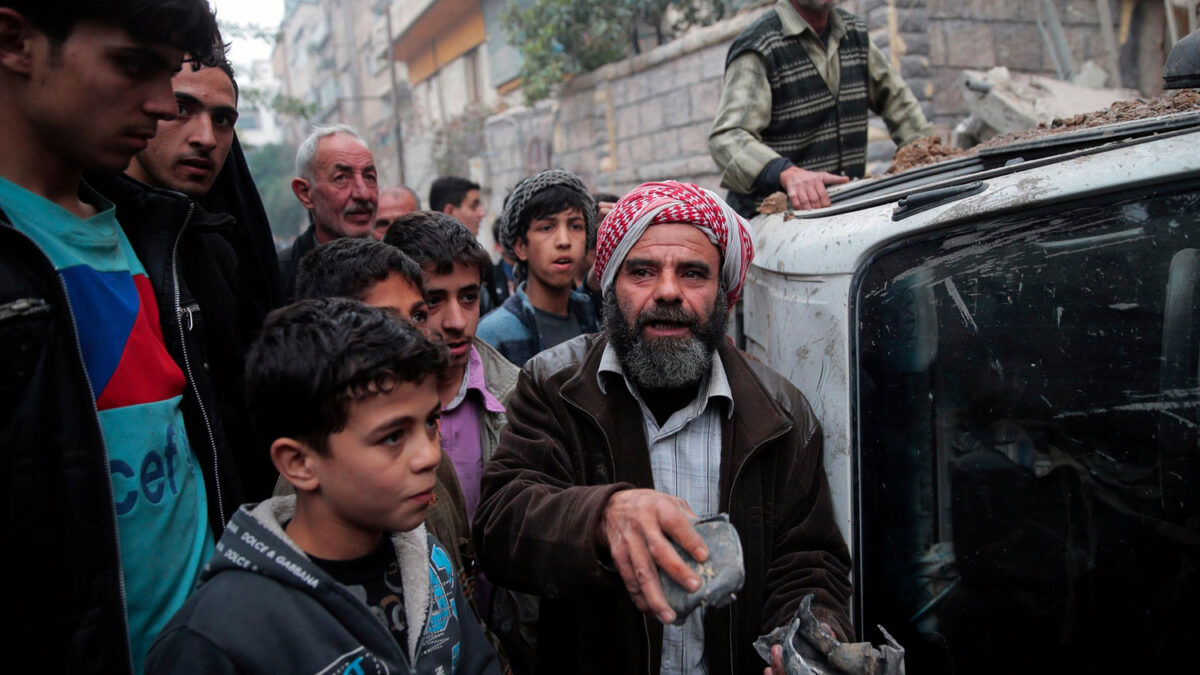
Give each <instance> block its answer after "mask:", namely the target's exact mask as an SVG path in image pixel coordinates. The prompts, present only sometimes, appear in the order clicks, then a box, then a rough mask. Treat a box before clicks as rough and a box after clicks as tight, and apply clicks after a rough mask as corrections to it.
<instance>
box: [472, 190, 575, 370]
mask: <svg viewBox="0 0 1200 675" xmlns="http://www.w3.org/2000/svg"><path fill="white" fill-rule="evenodd" d="M501 222H502V223H503V226H502V229H501V240H502V241H501V243H502V244H503V245H504V249H505V250H506V251H508V253H509V254H510V255H511V256H512V257H513V259H515V260H516V261H517V278H518V279H519V280H521V281H520V284H518V286H517V289H516V291H515V292H514V293H513V294H512V295H511V296H509V298H508V300H505V301H504V304H503V305H501V306H500V308H499V309H497V310H495V311H493V312H491V313H489V314H488V315H487V316H486V317H484V318H483V321H481V322H480V323H479V337H480V338H482V339H483V340H484V341H486V342H487V343H488V344H491V345H492V346H494V347H495V348H496V349H497V350H499V351H500V353H501V354H503V355H504V356H505V357H506V358H508V360H509V361H512V362H513V363H515V364H517V365H518V366H520V365H524V364H525V362H526V361H528V360H529V359H530V358H532V357H533V356H534V355H535V354H537V353H538V352H540V351H542V350H544V349H549V348H550V347H553V346H555V345H557V344H559V343H560V342H565V341H567V340H569V339H571V338H573V337H575V336H576V335H580V334H583V333H594V332H596V331H597V330H599V329H598V327H597V324H596V314H595V312H594V311H593V309H592V304H591V301H590V300H589V298H588V297H587V295H586V294H584V293H580V292H577V291H575V276H576V273H577V272H578V270H579V268H580V267H581V266H582V265H583V264H584V262H583V261H584V256H585V255H586V253H587V249H588V248H589V247H591V246H592V245H593V244H594V243H595V241H596V206H595V204H594V203H593V202H592V197H591V195H590V194H589V193H588V191H587V188H586V187H585V186H584V184H583V181H581V180H579V177H578V176H576V175H575V174H573V173H569V172H567V171H562V170H560V169H550V170H547V171H543V172H541V173H539V174H537V175H535V176H531V177H529V178H526V179H525V180H523V181H521V182H520V183H518V184H517V186H516V187H515V188H513V190H512V192H510V193H509V194H508V197H507V198H506V199H505V200H504V215H503V218H502V221H501Z"/></svg>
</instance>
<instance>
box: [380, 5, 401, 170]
mask: <svg viewBox="0 0 1200 675" xmlns="http://www.w3.org/2000/svg"><path fill="white" fill-rule="evenodd" d="M384 17H386V23H387V41H388V50H387V61H388V73H389V74H390V76H391V79H392V125H393V130H392V133H393V135H395V137H396V176H397V178H398V179H399V184H400V185H404V184H405V183H404V137H403V136H401V135H400V89H399V87H398V85H397V84H396V48H395V45H394V44H393V43H392V39H393V38H392V3H390V2H389V3H387V8H386V9H385V10H384Z"/></svg>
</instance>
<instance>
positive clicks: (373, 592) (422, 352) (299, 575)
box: [147, 298, 500, 674]
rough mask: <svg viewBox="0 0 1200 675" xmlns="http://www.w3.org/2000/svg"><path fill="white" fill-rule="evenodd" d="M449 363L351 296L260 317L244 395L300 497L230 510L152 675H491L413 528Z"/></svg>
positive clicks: (443, 575) (448, 568)
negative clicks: (440, 386) (404, 674)
mask: <svg viewBox="0 0 1200 675" xmlns="http://www.w3.org/2000/svg"><path fill="white" fill-rule="evenodd" d="M445 369H446V353H445V350H444V349H443V348H442V347H441V346H439V345H434V344H433V343H431V342H429V341H428V340H427V339H425V337H424V336H423V335H421V333H420V332H418V331H417V329H416V328H415V327H413V325H412V324H411V323H409V322H407V321H403V320H401V319H400V318H399V317H397V316H396V315H395V313H394V312H391V311H390V310H384V309H379V308H374V307H368V306H366V305H364V304H362V303H361V302H358V301H356V300H351V299H347V298H322V299H317V300H304V301H301V302H298V303H296V304H294V305H291V306H288V307H285V308H283V309H280V310H277V311H275V312H273V313H272V314H271V315H270V316H269V317H268V318H267V322H266V325H265V326H264V327H263V332H262V335H261V336H259V338H258V339H257V340H256V341H255V343H254V345H253V346H252V347H251V350H250V354H249V358H248V359H247V369H246V370H247V372H246V394H247V399H248V402H249V404H250V409H251V410H254V411H255V413H256V415H257V418H256V423H257V424H258V426H259V428H260V431H261V432H262V433H263V435H264V436H267V437H270V438H273V439H274V440H273V441H272V442H271V450H270V453H271V460H272V462H273V463H274V464H275V467H276V468H277V469H278V470H279V473H280V474H281V475H282V476H283V477H284V478H285V479H287V481H288V482H289V483H291V484H292V485H293V486H294V487H295V489H296V495H295V496H291V497H274V498H272V499H270V500H268V501H266V502H262V503H261V504H258V505H247V506H243V507H242V508H241V509H240V510H239V511H238V513H237V514H236V515H235V516H234V518H233V520H232V521H231V522H230V524H229V526H228V527H227V528H226V530H225V534H224V535H223V536H222V537H221V540H220V542H219V543H218V544H217V552H216V554H215V555H214V556H213V558H212V559H211V560H210V561H209V563H208V565H207V566H206V567H205V571H204V574H203V575H202V576H201V585H200V587H199V588H198V589H197V590H196V592H195V594H193V596H192V597H191V598H190V599H189V600H188V601H187V603H185V604H184V606H183V608H182V609H181V610H180V611H179V613H177V614H176V615H175V617H174V618H173V619H171V621H170V622H169V623H168V624H167V626H166V627H165V628H164V629H163V632H162V633H161V634H160V635H159V638H158V640H156V641H155V643H154V646H153V647H152V648H151V650H150V655H149V657H148V660H147V671H148V672H150V673H212V672H239V673H241V672H246V673H301V672H303V673H314V672H325V673H352V672H358V673H372V672H411V673H427V674H433V673H445V672H458V673H493V674H498V673H499V672H500V671H499V667H498V665H497V663H496V656H495V652H494V651H493V650H492V648H491V646H490V645H489V644H488V643H487V641H486V639H485V638H484V636H483V633H482V631H481V629H480V627H479V624H478V623H477V622H476V619H475V617H474V614H473V613H472V612H470V611H465V610H464V609H463V607H464V604H465V603H464V599H463V596H462V589H461V587H460V585H459V584H458V583H457V581H456V579H457V577H456V575H455V570H454V568H453V565H452V564H451V563H450V560H449V557H448V556H447V553H446V550H445V549H444V548H443V547H442V545H441V544H439V543H438V541H437V540H436V539H435V538H434V537H432V536H431V535H429V534H428V533H427V532H426V530H425V526H424V524H423V521H424V520H425V515H426V513H427V512H428V510H429V507H430V503H431V502H432V500H433V491H434V482H435V478H434V476H435V471H436V468H437V465H438V460H439V457H440V449H439V446H438V422H439V418H440V416H441V405H440V403H439V401H438V395H437V382H438V379H439V378H440V377H441V376H442V375H443V374H444V373H445Z"/></svg>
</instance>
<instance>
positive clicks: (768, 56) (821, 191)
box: [708, 0, 932, 218]
mask: <svg viewBox="0 0 1200 675" xmlns="http://www.w3.org/2000/svg"><path fill="white" fill-rule="evenodd" d="M834 4H835V3H834V0H778V2H776V3H775V7H774V8H772V9H770V10H768V11H767V12H765V13H764V14H763V15H762V16H761V17H759V18H758V20H757V21H755V22H754V23H752V24H750V25H749V26H747V27H746V29H745V30H743V31H742V33H741V34H740V35H738V36H737V38H735V39H734V41H733V44H731V45H730V46H729V53H728V55H727V56H726V57H725V84H724V88H723V89H722V90H721V101H720V103H719V105H718V109H717V117H716V119H715V120H714V121H713V126H712V131H711V132H710V133H709V137H708V149H709V152H711V153H712V157H713V160H714V161H715V162H716V163H717V166H719V167H721V184H722V185H723V186H725V187H727V188H729V196H728V200H729V204H730V205H731V206H733V207H734V209H735V210H736V211H737V212H738V213H740V214H742V215H743V216H745V217H747V218H749V217H751V216H752V215H753V213H754V211H755V209H756V208H757V207H758V205H759V203H760V202H762V200H763V198H765V197H767V196H769V195H770V194H771V193H773V192H780V191H782V192H786V193H787V195H788V199H789V201H790V202H791V205H792V208H796V209H815V208H821V207H824V206H829V195H828V194H827V193H826V191H825V186H826V185H837V184H840V183H845V182H846V181H848V180H850V179H851V178H862V176H863V173H864V172H865V171H866V166H867V110H868V109H869V110H871V111H872V112H874V113H876V114H878V115H880V116H882V117H883V120H884V122H886V123H887V127H888V132H889V133H890V134H891V136H892V140H893V141H895V142H896V145H898V146H900V145H904V144H906V143H909V142H911V141H913V140H914V139H917V138H920V137H922V136H928V135H930V134H931V133H932V129H931V127H930V126H929V122H927V121H926V119H925V114H924V113H923V112H922V111H921V106H920V105H919V104H918V103H917V99H916V97H915V96H913V93H912V91H910V90H909V88H908V85H906V84H905V83H904V80H903V78H901V77H900V73H899V72H897V70H896V69H895V68H893V67H892V65H891V63H890V62H889V61H888V58H887V57H886V56H884V55H883V53H882V52H880V51H879V49H878V48H877V47H876V46H875V45H874V44H872V42H871V38H870V36H868V35H867V23H866V21H864V20H863V19H862V18H860V17H857V16H854V15H853V14H851V13H849V12H847V11H845V10H843V9H840V8H836V9H835V8H834V6H833V5H834Z"/></svg>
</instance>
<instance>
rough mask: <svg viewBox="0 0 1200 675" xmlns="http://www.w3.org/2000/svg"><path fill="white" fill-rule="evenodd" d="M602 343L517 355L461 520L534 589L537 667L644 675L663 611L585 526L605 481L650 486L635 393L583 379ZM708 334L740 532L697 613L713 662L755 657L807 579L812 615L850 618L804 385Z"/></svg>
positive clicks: (502, 565)
mask: <svg viewBox="0 0 1200 675" xmlns="http://www.w3.org/2000/svg"><path fill="white" fill-rule="evenodd" d="M606 345H607V340H606V339H605V338H604V337H603V336H600V335H589V336H580V337H577V338H575V339H573V340H569V341H567V342H564V343H563V344H561V345H558V346H557V347H554V348H553V349H550V350H548V351H545V352H542V353H541V354H539V355H538V356H536V357H535V358H534V359H533V360H532V361H530V362H529V363H528V364H526V366H525V368H524V369H523V370H522V372H521V376H520V379H519V381H518V383H517V390H516V391H515V392H514V393H513V396H512V399H511V401H510V404H509V413H508V420H509V421H508V426H507V427H506V428H505V431H504V434H503V435H502V437H501V440H500V449H499V451H498V452H497V453H496V455H495V456H494V457H493V458H492V461H491V462H490V463H489V464H487V465H486V466H485V468H484V475H483V495H482V501H481V503H480V506H479V512H478V514H476V516H475V527H474V530H473V536H474V538H475V545H476V549H477V550H478V551H479V554H480V564H481V566H482V568H483V571H484V573H486V574H487V575H488V577H489V578H490V579H492V580H493V581H495V582H496V583H499V584H503V585H505V586H507V587H509V588H512V589H514V590H517V591H521V592H525V593H532V594H536V595H539V596H541V603H540V613H539V618H538V632H537V662H538V664H539V665H541V664H545V665H546V666H547V667H546V670H545V672H570V673H596V674H598V675H599V674H601V673H622V674H627V675H634V674H636V673H646V674H648V675H655V674H656V673H658V672H659V667H660V662H661V656H662V655H661V650H662V625H661V624H660V623H658V622H657V621H654V620H649V619H647V618H646V617H645V616H644V615H643V614H642V613H641V612H639V611H638V609H637V607H636V606H635V605H634V604H633V601H632V600H631V599H630V597H629V593H628V592H627V591H626V589H625V587H624V584H623V583H622V581H621V578H620V576H619V575H618V574H617V573H616V572H615V571H614V570H613V568H612V567H611V563H607V562H606V561H605V560H604V559H602V557H601V555H600V546H599V544H598V541H597V537H598V536H599V535H598V532H599V524H600V520H601V515H602V513H603V509H604V505H605V504H606V502H607V501H608V498H609V497H610V496H611V495H612V494H613V493H614V492H616V491H618V490H625V489H631V488H650V489H653V487H654V476H653V473H652V471H651V468H650V453H649V450H648V448H647V445H646V437H645V430H644V428H643V425H642V422H641V420H642V412H641V410H640V408H639V407H638V404H637V402H636V400H635V399H634V398H633V396H632V395H631V394H630V393H629V390H628V389H627V388H626V387H625V385H624V383H623V382H620V381H619V380H616V379H614V380H609V384H608V387H607V394H605V393H604V391H602V390H601V389H600V386H599V384H598V381H597V372H598V369H599V365H600V359H601V356H602V355H603V353H604V348H605V346H606ZM717 349H718V353H719V354H720V357H721V361H722V363H723V364H724V366H725V374H726V377H727V378H728V380H729V386H730V389H731V390H732V393H733V400H734V401H736V405H735V406H734V409H733V414H732V417H731V418H728V419H725V420H723V423H722V425H721V426H722V429H721V434H722V443H721V446H722V447H721V466H720V475H719V493H720V510H721V511H723V512H727V513H729V516H730V520H731V522H732V523H733V525H734V526H735V527H736V528H737V531H738V536H739V538H740V539H741V544H742V551H743V556H744V563H745V570H746V583H745V586H743V588H742V590H741V591H739V592H738V593H737V599H736V600H735V601H734V602H733V604H732V605H730V606H729V607H727V608H721V609H711V610H709V611H708V612H707V614H706V615H705V621H704V630H705V636H706V645H705V651H706V660H707V663H708V667H709V673H712V674H713V675H720V674H738V675H740V674H742V673H761V672H762V671H763V668H764V665H765V664H764V663H763V662H762V660H761V659H759V657H758V655H757V654H755V652H754V648H753V647H752V645H753V643H754V640H755V639H756V638H757V637H758V636H759V635H762V634H764V633H766V632H768V631H770V630H771V629H774V628H776V627H778V626H782V625H785V624H787V623H788V622H789V621H790V620H791V619H792V617H793V616H794V615H795V611H796V608H797V607H798V606H799V604H800V601H801V599H802V598H803V597H804V596H805V595H807V594H809V593H812V594H814V595H815V598H814V602H813V612H814V613H815V614H816V615H817V617H818V618H819V619H820V620H822V621H825V622H827V623H829V624H830V625H831V626H833V627H834V628H835V630H836V631H837V632H838V633H839V634H840V635H842V636H849V635H852V634H853V629H852V627H851V624H850V621H849V616H848V613H847V603H848V601H849V597H850V582H849V565H850V556H849V552H848V550H847V548H846V543H845V541H844V540H843V539H842V534H841V532H840V531H839V530H838V526H837V523H836V522H835V521H834V519H833V505H832V501H831V499H830V495H829V485H828V481H827V479H826V477H825V470H824V466H823V461H822V449H821V429H820V425H819V424H818V423H817V420H816V417H815V416H814V415H813V412H812V410H811V409H810V408H809V406H808V403H807V401H805V399H804V397H803V395H801V394H800V392H799V391H797V390H796V388H795V387H794V386H792V384H791V383H789V382H788V381H787V380H785V379H784V378H783V377H782V376H780V375H779V374H778V373H776V372H774V371H773V370H770V369H769V368H766V367H765V366H762V365H761V364H758V363H755V362H751V361H748V360H747V359H745V358H744V357H743V356H742V355H741V354H740V353H739V352H738V351H737V350H736V349H735V348H734V347H732V346H731V345H729V344H728V343H726V342H725V341H722V342H721V344H720V346H719V347H718V348H717ZM614 645H620V648H614ZM539 672H543V671H539Z"/></svg>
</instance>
